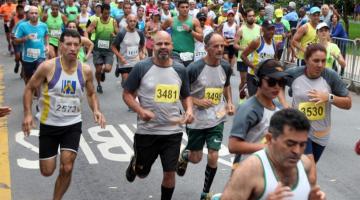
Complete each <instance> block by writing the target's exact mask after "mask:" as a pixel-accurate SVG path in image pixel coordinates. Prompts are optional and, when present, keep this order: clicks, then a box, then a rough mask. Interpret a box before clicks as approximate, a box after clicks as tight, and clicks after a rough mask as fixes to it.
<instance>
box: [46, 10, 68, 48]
mask: <svg viewBox="0 0 360 200" xmlns="http://www.w3.org/2000/svg"><path fill="white" fill-rule="evenodd" d="M46 25H47V26H48V30H49V43H50V44H51V45H54V46H56V47H57V46H59V38H60V35H61V33H62V27H63V25H64V23H63V20H62V18H61V14H60V13H59V14H58V16H57V17H53V16H52V15H51V13H50V14H49V15H48V18H47V20H46Z"/></svg>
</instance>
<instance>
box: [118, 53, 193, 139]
mask: <svg viewBox="0 0 360 200" xmlns="http://www.w3.org/2000/svg"><path fill="white" fill-rule="evenodd" d="M124 89H125V90H128V91H130V92H136V93H137V96H138V98H139V102H140V105H141V106H142V107H143V108H145V109H147V110H151V111H152V112H154V114H155V118H154V119H153V120H150V121H148V122H145V121H143V120H141V119H140V118H139V117H138V119H137V131H136V133H137V134H142V135H171V134H176V133H180V132H183V126H182V125H180V124H178V123H174V122H176V121H177V120H179V119H180V118H181V109H182V106H181V102H180V99H184V98H186V97H188V96H190V89H189V79H188V75H187V73H186V69H185V67H184V66H183V65H181V64H180V63H177V62H175V61H174V62H173V64H172V66H171V67H160V66H157V65H155V64H154V63H153V61H152V58H147V59H145V60H142V61H140V62H138V63H137V64H136V65H135V67H134V68H133V69H132V70H131V72H130V74H129V77H128V79H127V80H126V82H125V84H124Z"/></svg>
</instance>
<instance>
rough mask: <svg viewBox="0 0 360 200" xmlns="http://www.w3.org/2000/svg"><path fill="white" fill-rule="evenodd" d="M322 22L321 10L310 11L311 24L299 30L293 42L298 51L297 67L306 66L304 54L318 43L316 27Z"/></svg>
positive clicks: (316, 8) (313, 8)
mask: <svg viewBox="0 0 360 200" xmlns="http://www.w3.org/2000/svg"><path fill="white" fill-rule="evenodd" d="M319 21H320V8H318V7H312V8H311V9H310V22H308V23H306V24H304V25H302V26H301V27H300V28H299V29H297V31H296V33H295V35H294V38H293V40H292V43H291V44H292V45H293V47H294V48H295V49H296V50H297V54H296V57H297V65H298V66H304V65H305V62H304V53H305V49H306V47H307V46H308V45H310V44H313V43H317V37H316V26H317V25H318V24H319Z"/></svg>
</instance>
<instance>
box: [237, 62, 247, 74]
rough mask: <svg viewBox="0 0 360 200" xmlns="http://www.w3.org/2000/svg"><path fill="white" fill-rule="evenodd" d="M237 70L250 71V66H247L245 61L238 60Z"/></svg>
mask: <svg viewBox="0 0 360 200" xmlns="http://www.w3.org/2000/svg"><path fill="white" fill-rule="evenodd" d="M237 70H238V71H239V72H247V71H248V66H246V65H245V63H244V62H242V61H238V62H237Z"/></svg>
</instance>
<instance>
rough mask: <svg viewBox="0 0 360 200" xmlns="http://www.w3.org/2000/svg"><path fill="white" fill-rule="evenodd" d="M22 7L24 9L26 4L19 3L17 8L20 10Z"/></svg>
mask: <svg viewBox="0 0 360 200" xmlns="http://www.w3.org/2000/svg"><path fill="white" fill-rule="evenodd" d="M20 9H22V10H24V6H23V5H21V4H18V5H17V6H16V10H20Z"/></svg>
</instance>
